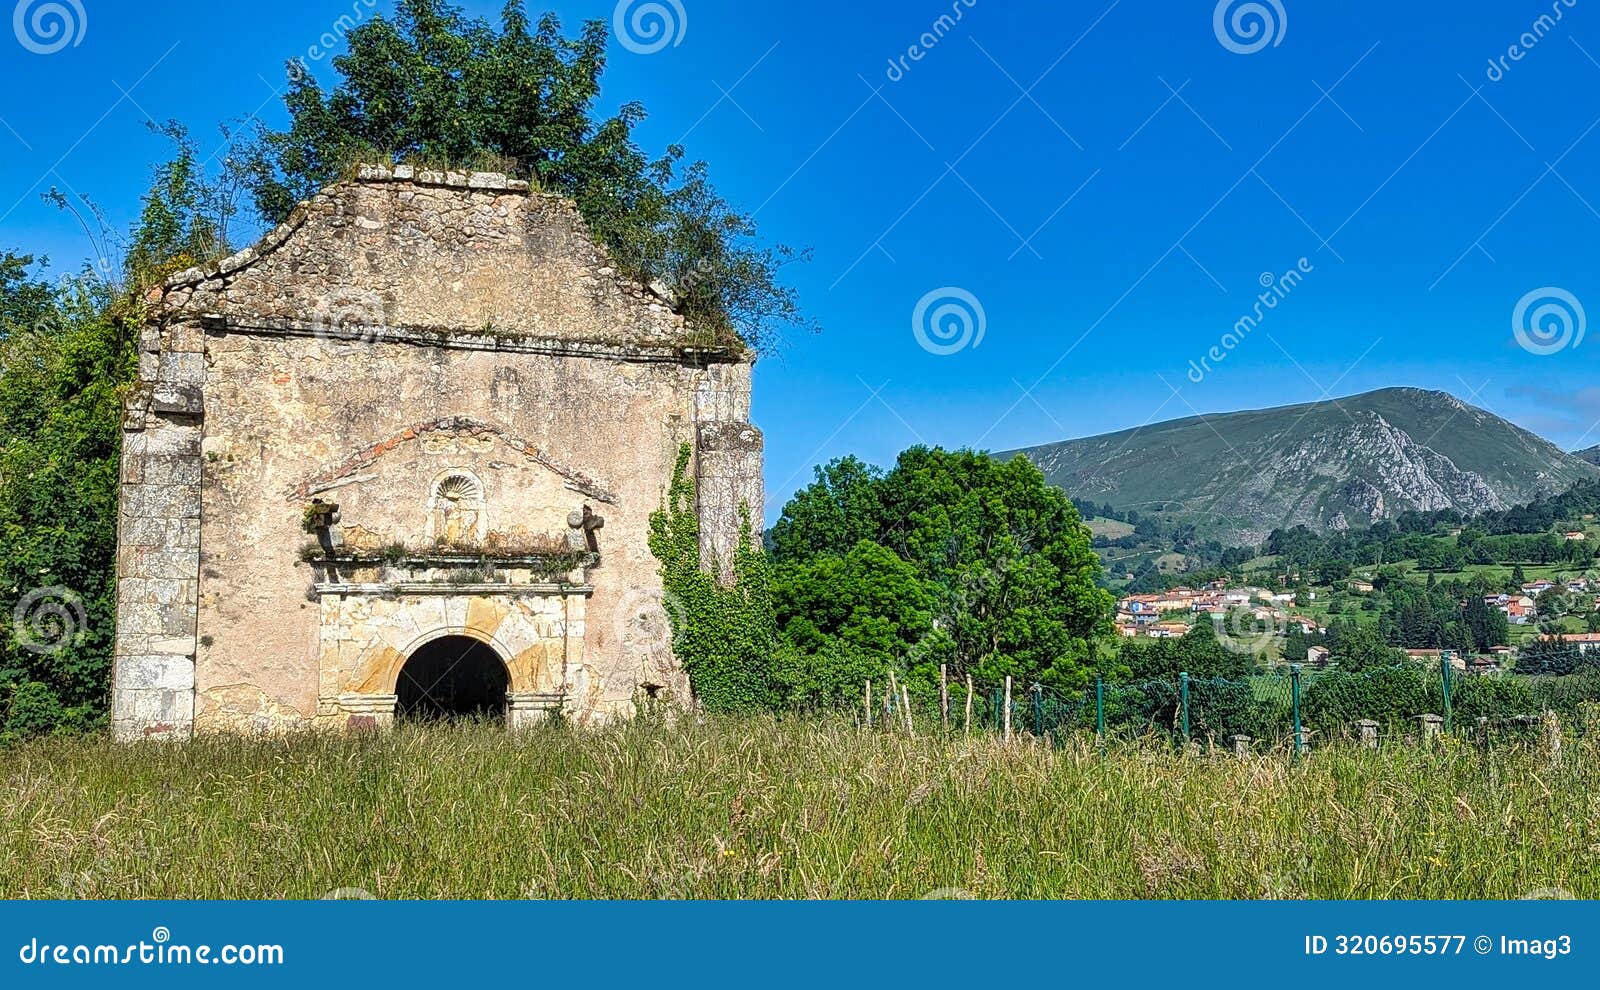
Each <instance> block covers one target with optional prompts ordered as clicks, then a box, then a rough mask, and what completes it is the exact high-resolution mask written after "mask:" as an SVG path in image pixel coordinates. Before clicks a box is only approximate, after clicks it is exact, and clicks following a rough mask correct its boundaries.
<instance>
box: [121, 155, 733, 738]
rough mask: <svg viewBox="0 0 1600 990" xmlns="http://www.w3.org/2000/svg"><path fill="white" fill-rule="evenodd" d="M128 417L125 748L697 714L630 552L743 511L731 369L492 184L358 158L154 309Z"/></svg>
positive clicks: (554, 224) (709, 539)
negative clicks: (654, 522)
mask: <svg viewBox="0 0 1600 990" xmlns="http://www.w3.org/2000/svg"><path fill="white" fill-rule="evenodd" d="M150 304H151V306H150V308H151V318H150V320H149V323H148V325H147V326H146V328H145V330H144V332H143V334H142V336H141V339H140V342H139V384H138V387H137V389H136V390H135V392H134V393H133V395H132V396H131V397H130V399H129V401H128V403H127V409H126V415H125V419H124V423H123V431H124V432H123V455H122V480H121V506H120V512H119V519H118V539H119V550H118V558H117V575H118V585H117V642H116V659H115V667H114V672H113V692H112V693H113V700H112V719H113V725H114V729H115V733H116V735H117V736H118V737H119V738H123V739H137V738H148V737H186V736H188V735H190V734H191V733H193V732H196V731H211V730H219V731H237V732H271V731H279V730H286V729H294V728H302V727H312V726H327V727H335V728H346V727H370V726H381V725H384V724H387V723H389V722H391V721H392V720H394V719H396V718H408V717H417V718H427V717H441V716H452V715H458V714H481V715H483V716H485V717H489V718H493V719H504V720H505V721H506V723H507V724H509V725H510V726H512V727H517V726H522V725H527V724H530V723H532V722H535V721H537V720H539V719H542V718H546V717H549V716H550V715H551V713H556V712H559V713H561V714H562V715H564V716H565V717H567V718H569V719H571V720H572V721H574V722H577V723H580V724H592V723H597V722H602V721H604V720H606V719H610V718H615V717H620V716H626V715H628V714H630V713H631V712H632V711H633V710H634V706H635V705H636V704H638V703H639V701H640V699H642V698H646V697H659V698H667V699H675V700H679V701H682V700H687V699H688V698H689V695H690V691H689V684H688V680H687V677H686V676H685V674H684V671H683V669H682V667H681V666H680V664H679V663H678V661H677V660H676V659H675V657H674V655H673V650H672V632H671V627H670V623H669V621H668V617H667V615H666V610H665V608H664V605H663V589H662V585H661V578H660V576H659V566H658V562H657V561H656V559H655V558H654V557H653V555H652V554H651V551H650V549H649V547H648V545H647V535H648V525H649V518H650V515H651V513H652V512H654V511H656V510H657V509H659V508H660V507H661V506H662V503H663V498H664V494H665V491H666V488H667V486H668V484H669V483H670V481H671V478H672V475H673V470H674V465H675V464H676V462H677V460H678V457H679V453H680V451H681V450H682V449H684V447H685V446H686V445H687V446H688V448H689V449H690V450H691V451H692V455H691V459H690V462H689V463H690V470H692V471H693V474H694V478H695V481H696V482H697V486H698V487H697V506H696V511H697V513H698V516H699V521H700V529H701V548H700V549H701V556H702V560H703V562H704V563H705V564H706V565H707V566H710V567H717V566H721V567H723V568H724V569H725V571H724V572H725V573H726V568H728V567H729V565H730V562H731V556H732V553H733V551H734V549H735V547H736V544H737V541H738V540H739V539H740V538H741V537H740V533H741V528H740V521H741V510H742V509H744V510H747V511H748V512H749V517H750V518H752V519H755V520H757V521H759V520H760V518H761V497H762V488H761V449H762V447H761V434H760V433H759V431H757V430H756V429H755V428H754V427H753V426H751V424H750V421H749V420H750V372H751V361H750V358H749V356H748V355H747V353H746V352H745V351H744V349H743V348H739V347H727V346H715V345H707V344H705V343H704V335H703V334H698V333H695V332H692V331H691V329H690V328H689V327H688V326H686V324H685V321H684V319H683V317H682V316H681V315H680V314H679V313H677V312H676V311H675V308H674V306H673V304H672V303H671V301H670V299H669V298H668V295H667V292H666V290H665V289H664V288H661V287H656V288H652V287H649V286H644V285H640V284H637V283H636V282H634V281H632V280H631V279H629V278H627V277H626V276H624V274H623V273H621V272H619V271H618V270H617V268H616V266H615V265H614V264H612V262H611V261H610V259H609V258H608V255H607V253H606V251H605V250H604V248H603V247H601V246H599V245H598V244H597V243H596V241H595V239H594V238H593V237H591V236H590V235H589V233H588V232H587V231H586V229H585V227H584V224H583V222H582V220H581V219H580V217H579V215H578V212H577V209H576V208H575V206H574V205H573V204H572V203H571V202H570V201H568V200H566V199H563V198H561V197H558V196H554V195H548V194H543V193H540V192H537V191H531V190H530V189H529V188H528V185H527V184H526V183H525V182H520V181H517V180H512V179H507V178H506V177H504V176H501V175H497V174H489V173H473V174H467V173H457V172H449V173H446V172H430V171H424V170H413V169H410V168H407V167H405V166H397V167H393V168H364V169H362V170H361V172H360V174H359V177H358V178H357V179H354V180H352V181H348V182H343V183H339V184H337V185H334V186H331V187H330V188H328V189H326V190H325V191H323V192H322V193H320V194H318V195H317V196H315V197H313V198H312V199H311V200H309V201H308V202H305V203H302V204H301V205H300V206H299V207H297V208H296V209H295V211H294V213H293V214H292V216H291V217H290V218H289V220H288V221H287V222H285V223H284V224H283V225H282V226H280V227H278V228H277V229H276V230H274V231H272V232H271V233H270V234H268V235H267V236H266V237H265V238H264V239H263V240H262V241H261V242H260V243H259V244H257V245H256V246H254V247H252V248H250V249H247V250H245V251H242V252H240V253H239V254H236V255H234V256H233V257H231V258H228V259H227V260H225V261H223V262H222V263H220V264H219V265H217V266H214V267H210V268H208V269H191V270H189V271H187V272H182V273H180V274H178V275H176V276H174V277H173V278H172V279H170V280H168V281H167V283H166V284H165V285H164V286H163V287H162V288H161V289H160V290H158V291H157V292H155V293H152V298H151V299H150Z"/></svg>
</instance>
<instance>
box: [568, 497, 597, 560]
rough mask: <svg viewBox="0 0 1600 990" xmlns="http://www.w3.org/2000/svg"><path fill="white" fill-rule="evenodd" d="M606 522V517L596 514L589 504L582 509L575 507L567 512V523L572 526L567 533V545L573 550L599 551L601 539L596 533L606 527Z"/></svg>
mask: <svg viewBox="0 0 1600 990" xmlns="http://www.w3.org/2000/svg"><path fill="white" fill-rule="evenodd" d="M605 524H606V517H605V516H597V515H595V513H594V510H593V509H591V508H589V507H588V506H587V505H585V506H584V507H583V508H582V509H573V510H572V511H571V512H569V513H567V525H568V526H569V527H571V532H569V533H568V534H567V546H568V547H570V548H572V549H573V550H587V551H588V552H590V553H599V552H600V541H599V539H597V538H596V536H595V534H596V533H597V532H599V531H600V530H601V529H603V528H605Z"/></svg>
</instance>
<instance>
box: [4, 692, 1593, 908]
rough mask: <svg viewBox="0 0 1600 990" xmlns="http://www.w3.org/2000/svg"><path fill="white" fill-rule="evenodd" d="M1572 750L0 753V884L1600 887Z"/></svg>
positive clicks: (760, 892) (432, 740) (1243, 892)
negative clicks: (1247, 754) (1293, 756)
mask: <svg viewBox="0 0 1600 990" xmlns="http://www.w3.org/2000/svg"><path fill="white" fill-rule="evenodd" d="M1597 756H1600V752H1597V748H1596V745H1595V744H1594V743H1593V742H1592V741H1590V742H1581V743H1573V742H1570V741H1569V744H1568V745H1567V746H1566V747H1565V748H1564V751H1563V752H1562V754H1561V755H1560V756H1559V757H1556V758H1552V757H1550V756H1549V755H1547V754H1545V753H1542V752H1540V751H1537V750H1531V749H1526V748H1504V749H1496V750H1492V751H1488V752H1480V751H1478V750H1476V749H1471V748H1466V747H1461V746H1458V745H1454V744H1452V743H1451V742H1450V741H1446V743H1445V744H1444V745H1443V746H1441V747H1438V748H1434V749H1430V750H1418V749H1412V748H1403V747H1397V748H1394V749H1388V750H1383V751H1379V752H1376V753H1370V752H1364V751H1359V750H1355V749H1326V750H1319V751H1316V752H1314V753H1312V754H1310V755H1309V756H1308V757H1307V758H1306V759H1305V760H1304V761H1302V762H1301V763H1300V764H1299V765H1294V766H1292V765H1290V764H1289V761H1288V760H1287V759H1286V758H1284V757H1282V756H1274V757H1257V758H1250V759H1245V760H1238V759H1234V758H1231V757H1220V756H1219V757H1201V756H1192V755H1191V756H1187V757H1185V756H1182V755H1179V754H1177V753H1175V752H1173V751H1172V750H1170V749H1168V748H1166V747H1163V746H1159V745H1155V744H1150V745H1137V744H1123V745H1117V746H1113V747H1112V748H1111V750H1110V751H1109V752H1107V753H1106V754H1104V755H1102V754H1101V753H1099V752H1098V751H1097V750H1096V749H1095V748H1094V747H1093V745H1092V743H1091V742H1089V741H1087V740H1085V741H1082V742H1080V743H1077V744H1073V745H1069V746H1067V747H1065V748H1060V749H1053V748H1049V747H1046V746H1041V745H1029V744H1018V745H1013V746H1010V747H1006V746H1003V745H1001V744H999V743H997V742H995V741H993V740H991V739H988V738H983V739H973V740H970V741H968V740H963V739H959V738H957V739H951V740H940V739H932V738H927V737H926V736H924V737H919V738H916V739H910V738H907V737H905V736H904V735H893V734H880V733H876V732H873V733H869V732H863V731H860V730H858V729H856V728H854V727H852V726H850V725H848V724H844V723H817V722H804V721H793V720H789V721H785V720H775V719H765V718H763V719H742V720H720V719H708V720H704V721H699V722H691V721H688V720H685V721H683V722H680V723H678V724H675V725H673V724H665V723H662V722H659V721H651V720H640V721H637V722H634V723H631V724H627V725H621V726H617V727H614V728H610V729H605V730H601V731H593V732H584V731H570V730H565V729H561V728H550V729H546V730H540V731H534V732H529V733H523V734H518V735H509V734H507V733H506V732H505V731H504V730H503V729H499V728H496V727H493V726H488V725H476V726H473V725H468V726H454V727H432V728H429V727H421V728H413V727H403V728H399V729H396V730H395V731H393V732H389V733H384V734H380V735H365V736H354V737H329V736H312V735H307V736H301V737H295V738H288V739H278V740H245V739H234V738H215V737H213V738H203V739H199V740H196V741H194V742H193V743H190V744H187V745H170V744H152V745H137V746H118V745H112V744H110V743H108V742H103V741H99V740H86V739H47V740H41V741H37V742H34V743H31V744H28V745H25V746H21V747H18V748H14V749H11V750H9V751H4V752H0V896H5V897H9V898H17V897H51V898H55V897H97V898H99V897H133V898H144V897H156V898H283V897H287V898H314V897H320V896H324V895H325V894H327V893H329V892H330V891H334V890H350V889H361V890H365V891H368V892H370V893H372V894H373V895H375V896H378V897H383V898H435V897H465V898H559V897H622V898H640V897H647V898H661V897H708V898H730V897H744V898H749V897H754V898H767V897H785V898H833V897H851V898H862V897H866V898H880V897H888V898H916V897H923V896H927V895H930V894H934V895H935V896H975V897H1007V898H1041V897H1042V898H1059V897H1071V898H1125V897H1158V898H1218V897H1220V898H1259V897H1325V898H1413V897H1428V898H1459V897H1471V898H1477V897H1489V898H1505V897H1520V896H1525V895H1527V894H1529V893H1532V892H1534V891H1541V890H1544V891H1549V890H1565V891H1567V892H1570V893H1571V894H1573V895H1576V896H1580V897H1596V896H1600V869H1597V868H1596V865H1595V864H1596V862H1597V861H1600V857H1597V853H1600V845H1597V844H1600V761H1597V759H1596V757H1597Z"/></svg>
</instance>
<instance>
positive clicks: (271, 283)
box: [153, 166, 706, 350]
mask: <svg viewBox="0 0 1600 990" xmlns="http://www.w3.org/2000/svg"><path fill="white" fill-rule="evenodd" d="M157 291H158V293H159V298H158V299H154V300H153V301H156V302H158V304H159V307H160V310H161V312H162V313H163V315H164V317H165V318H167V319H176V320H198V319H201V318H205V319H207V320H210V321H212V322H213V323H216V324H218V325H222V326H238V327H242V328H251V329H254V330H256V331H258V332H260V331H263V330H266V329H271V328H279V329H282V330H285V331H292V330H297V329H305V328H306V327H310V328H311V329H312V330H320V331H321V332H322V333H324V334H326V335H327V336H329V337H331V338H335V339H350V338H352V337H353V338H354V339H357V340H360V341H363V342H377V341H384V340H393V341H397V342H402V343H409V342H424V343H434V342H436V341H435V338H439V337H441V336H442V337H444V338H445V339H446V340H448V339H449V338H451V336H452V335H456V334H470V335H473V336H475V337H482V338H489V339H501V340H505V341H508V342H515V341H520V340H537V341H544V342H559V341H565V342H569V343H573V344H578V345H586V346H588V347H597V346H598V347H611V348H629V347H643V348H647V349H648V348H669V349H677V348H688V349H690V350H704V349H705V348H704V346H702V345H704V344H705V343H706V342H705V341H703V340H700V339H699V335H697V334H695V333H694V332H693V331H691V330H690V328H688V327H687V325H686V324H685V322H684V318H683V316H682V315H681V314H680V313H678V312H677V310H676V308H675V306H674V303H673V302H672V300H671V299H670V298H669V297H668V296H667V295H666V294H665V293H666V290H665V289H663V288H660V287H656V288H652V287H650V286H645V285H642V284H640V283H639V282H638V281H636V280H634V279H632V278H629V277H628V276H627V275H626V274H625V273H624V272H622V271H621V270H620V269H619V267H618V266H617V264H616V263H615V262H614V261H613V260H612V258H611V257H610V255H609V253H608V251H607V250H606V248H605V247H604V246H603V245H601V244H600V243H598V242H597V241H596V240H595V238H594V237H593V235H592V234H590V232H589V230H588V228H587V226H586V225H585V224H584V221H583V219H582V217H581V216H580V215H579V212H578V209H577V206H576V205H575V204H574V203H573V202H572V201H571V200H569V199H566V198H565V197H562V196H558V195H554V194H550V193H544V192H539V191H537V190H530V189H529V187H528V183H527V182H524V181H520V180H515V179H508V178H507V177H506V176H504V175H498V174H494V173H483V172H478V173H465V172H431V171H426V170H417V169H412V168H410V167H407V166H395V167H392V168H377V167H369V168H363V169H361V171H360V173H359V175H358V176H357V177H356V178H355V179H353V180H350V181H346V182H341V183H338V184H336V185H333V186H330V187H328V188H327V189H325V190H323V191H322V192H320V193H318V194H317V195H315V196H313V197H312V198H311V199H309V200H307V201H305V202H303V203H301V204H300V205H299V206H297V207H296V208H295V209H294V211H293V213H292V214H291V215H290V217H289V219H288V220H286V221H285V222H284V223H283V224H281V225H280V226H279V227H277V228H276V229H274V230H273V231H271V232H270V233H268V234H267V235H266V236H265V237H264V238H262V240H261V241H260V242H258V243H257V244H256V245H254V246H253V247H250V248H247V249H245V250H243V251H240V252H239V253H238V254H235V255H233V256H232V257H229V258H227V259H225V260H224V261H222V262H220V263H219V264H217V265H216V266H213V267H210V268H193V269H189V270H188V271H184V272H180V273H178V274H177V275H175V276H173V277H172V278H171V279H169V280H168V281H167V283H166V284H165V286H163V287H162V288H161V289H159V290H157Z"/></svg>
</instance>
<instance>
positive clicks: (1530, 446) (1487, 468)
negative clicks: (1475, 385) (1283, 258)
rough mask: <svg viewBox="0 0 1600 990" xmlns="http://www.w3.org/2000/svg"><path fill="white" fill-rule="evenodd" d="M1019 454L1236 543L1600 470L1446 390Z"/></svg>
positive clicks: (1457, 502)
mask: <svg viewBox="0 0 1600 990" xmlns="http://www.w3.org/2000/svg"><path fill="white" fill-rule="evenodd" d="M1018 453H1021V454H1023V455H1024V456H1026V457H1028V458H1029V459H1030V460H1032V461H1033V462H1034V463H1036V464H1038V465H1039V467H1040V468H1041V469H1042V470H1043V471H1044V472H1045V475H1046V476H1047V477H1048V478H1049V479H1050V481H1051V482H1052V483H1053V484H1056V485H1058V486H1060V487H1061V488H1063V489H1065V490H1066V492H1067V493H1068V494H1069V495H1071V496H1072V497H1074V498H1079V499H1089V500H1093V501H1096V502H1100V503H1104V504H1110V505H1113V506H1115V507H1117V508H1118V509H1121V510H1128V509H1133V510H1137V511H1138V512H1139V513H1141V514H1143V515H1151V516H1156V517H1158V518H1161V519H1166V520H1170V521H1174V522H1181V523H1190V524H1193V525H1194V526H1195V527H1196V529H1197V531H1198V532H1199V533H1200V534H1202V535H1204V536H1207V537H1212V538H1216V539H1219V540H1221V541H1223V542H1224V543H1253V542H1258V541H1260V540H1261V539H1263V538H1264V537H1265V536H1266V534H1267V533H1268V532H1270V531H1271V530H1272V529H1274V528H1277V527H1290V526H1295V525H1300V524H1304V525H1306V526H1309V527H1311V528H1312V529H1315V530H1318V531H1323V532H1327V531H1337V530H1342V529H1347V528H1353V527H1361V526H1366V525H1369V524H1371V523H1373V522H1376V521H1378V520H1381V519H1390V518H1394V517H1395V516H1398V515H1399V514H1400V513H1402V512H1404V511H1406V510H1408V509H1419V510H1424V511H1427V510H1433V509H1456V510H1459V511H1461V512H1463V513H1468V514H1474V513H1478V512H1482V511H1485V510H1489V509H1500V508H1505V507H1507V506H1510V505H1514V504H1517V503H1521V502H1527V501H1529V500H1531V499H1533V498H1535V497H1536V496H1538V495H1541V494H1549V493H1554V492H1559V491H1562V490H1565V489H1566V488H1568V487H1569V486H1571V485H1572V483H1573V482H1575V481H1578V480H1580V479H1583V478H1590V477H1596V476H1600V468H1597V467H1596V466H1595V465H1594V464H1591V463H1588V462H1586V461H1584V460H1581V459H1580V458H1579V457H1577V456H1574V455H1572V454H1568V453H1567V452H1565V451H1563V450H1561V449H1560V448H1559V447H1557V446H1556V445H1554V444H1552V443H1550V442H1549V441H1547V440H1545V439H1543V438H1542V437H1539V436H1536V435H1535V434H1533V433H1530V432H1528V431H1527V430H1524V429H1522V428H1521V427H1518V426H1516V425H1514V424H1512V423H1510V422H1507V421H1506V420H1504V419H1501V418H1499V417H1498V416H1495V415H1493V414H1491V413H1488V412H1486V411H1484V410H1482V409H1479V408H1476V407H1474V406H1470V405H1467V404H1465V403H1463V402H1461V401H1460V400H1458V399H1456V398H1455V397H1454V396H1451V395H1449V394H1448V393H1444V392H1431V391H1425V390H1422V389H1413V388H1392V389H1383V390H1380V391H1377V392H1369V393H1366V394H1364V395H1357V396H1351V397H1348V398H1342V399H1336V400H1328V401H1324V402H1315V403H1308V404H1304V405H1297V406H1284V407H1279V408H1275V409H1262V410H1253V411H1247V412H1237V413H1225V414H1220V415H1208V416H1196V417H1190V418H1187V419H1180V420H1173V421H1170V422H1165V423H1157V424H1153V425H1150V426H1145V427H1140V428H1138V429H1134V430H1126V431H1123V432H1120V433H1111V434H1106V435H1104V436H1098V437H1088V438H1085V439H1081V440H1067V441H1062V442H1059V443H1051V444H1044V445H1041V446H1037V447H1029V448H1025V449H1023V450H1020V451H1006V452H1002V453H998V454H996V456H998V457H1001V458H1006V457H1010V456H1013V455H1015V454H1018Z"/></svg>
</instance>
